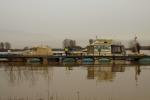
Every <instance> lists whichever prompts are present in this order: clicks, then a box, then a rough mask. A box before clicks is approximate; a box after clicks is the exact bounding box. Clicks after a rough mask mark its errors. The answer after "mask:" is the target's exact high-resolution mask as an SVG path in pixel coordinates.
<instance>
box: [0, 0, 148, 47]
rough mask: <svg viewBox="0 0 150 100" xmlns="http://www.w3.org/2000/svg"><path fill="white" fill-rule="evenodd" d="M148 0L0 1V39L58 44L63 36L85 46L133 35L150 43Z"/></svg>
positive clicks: (17, 43)
mask: <svg viewBox="0 0 150 100" xmlns="http://www.w3.org/2000/svg"><path fill="white" fill-rule="evenodd" d="M149 4H150V1H148V0H55V1H53V0H11V1H7V0H0V15H1V17H0V42H6V41H8V42H10V43H11V44H12V47H13V48H23V47H25V46H29V47H31V46H38V45H48V46H50V47H53V48H57V47H62V41H63V40H64V39H66V38H68V39H73V40H76V41H77V44H78V45H81V46H85V45H87V44H88V39H90V38H95V37H96V36H98V37H99V38H108V39H110V38H111V39H114V40H123V44H125V45H127V44H128V43H127V42H125V41H129V40H132V39H133V38H134V37H135V35H136V36H137V37H138V40H139V41H140V42H141V43H142V45H150V39H149V38H150V28H149V26H150V6H149Z"/></svg>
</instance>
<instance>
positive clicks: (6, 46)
mask: <svg viewBox="0 0 150 100" xmlns="http://www.w3.org/2000/svg"><path fill="white" fill-rule="evenodd" d="M0 49H11V44H10V43H9V42H0Z"/></svg>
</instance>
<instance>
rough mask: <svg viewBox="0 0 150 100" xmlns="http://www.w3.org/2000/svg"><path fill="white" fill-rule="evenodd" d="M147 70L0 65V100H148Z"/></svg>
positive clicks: (114, 66) (107, 67) (120, 66)
mask: <svg viewBox="0 0 150 100" xmlns="http://www.w3.org/2000/svg"><path fill="white" fill-rule="evenodd" d="M149 76H150V66H148V65H147V66H141V65H84V66H83V65H82V66H67V65H65V66H43V65H38V64H32V65H25V64H19V63H15V64H12V63H11V64H1V65H0V100H134V99H135V100H149V99H150V95H149V93H150V88H149V85H150V79H149Z"/></svg>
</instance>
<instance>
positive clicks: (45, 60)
mask: <svg viewBox="0 0 150 100" xmlns="http://www.w3.org/2000/svg"><path fill="white" fill-rule="evenodd" d="M43 64H44V65H47V64H48V59H47V57H44V58H43Z"/></svg>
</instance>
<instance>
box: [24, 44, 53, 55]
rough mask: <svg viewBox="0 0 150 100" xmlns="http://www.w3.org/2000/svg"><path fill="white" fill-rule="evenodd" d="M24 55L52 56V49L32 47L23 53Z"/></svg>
mask: <svg viewBox="0 0 150 100" xmlns="http://www.w3.org/2000/svg"><path fill="white" fill-rule="evenodd" d="M24 54H25V55H53V52H52V49H51V48H49V47H43V46H42V47H33V48H31V49H30V50H28V51H26V52H25V53H24Z"/></svg>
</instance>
